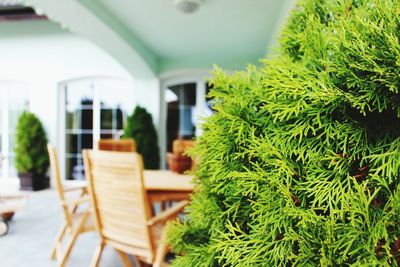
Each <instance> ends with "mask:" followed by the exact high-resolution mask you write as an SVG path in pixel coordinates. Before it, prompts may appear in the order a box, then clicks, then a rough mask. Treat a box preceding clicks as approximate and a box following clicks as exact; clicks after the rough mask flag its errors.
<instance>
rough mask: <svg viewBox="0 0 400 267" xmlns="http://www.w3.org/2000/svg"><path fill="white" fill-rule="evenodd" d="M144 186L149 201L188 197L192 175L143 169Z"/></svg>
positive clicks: (191, 190) (190, 191) (175, 199)
mask: <svg viewBox="0 0 400 267" xmlns="http://www.w3.org/2000/svg"><path fill="white" fill-rule="evenodd" d="M143 176H144V187H145V189H146V191H147V196H148V198H149V201H150V203H155V202H164V201H179V200H184V199H189V198H190V197H189V196H190V194H191V193H192V192H193V184H192V180H193V177H194V175H187V174H179V173H174V172H171V171H169V170H144V172H143Z"/></svg>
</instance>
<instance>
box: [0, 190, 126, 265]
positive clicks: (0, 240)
mask: <svg viewBox="0 0 400 267" xmlns="http://www.w3.org/2000/svg"><path fill="white" fill-rule="evenodd" d="M0 187H1V184H0ZM61 222H62V214H61V208H60V206H59V202H58V199H57V196H56V192H55V191H54V190H45V191H41V192H35V193H30V194H29V199H28V205H27V207H26V208H25V209H24V210H22V211H20V212H18V213H16V215H15V217H14V219H13V220H12V221H11V222H10V231H9V233H8V234H7V235H6V236H3V237H0V266H1V267H19V266H30V267H47V266H56V262H55V261H52V260H50V259H49V254H50V249H51V247H52V245H53V241H54V238H55V236H56V233H57V231H58V229H59V227H60V225H61ZM97 243H98V237H97V236H96V233H85V234H83V235H81V236H80V237H79V238H78V241H77V243H76V244H75V247H74V249H73V250H72V253H71V256H70V258H69V261H68V263H67V266H73V267H86V266H90V262H91V258H92V254H93V251H94V249H95V247H96V245H97ZM100 266H101V267H119V266H122V264H121V262H120V260H119V257H118V255H117V254H116V253H115V252H114V251H113V250H112V249H110V248H106V250H105V251H104V254H103V257H102V261H101V263H100Z"/></svg>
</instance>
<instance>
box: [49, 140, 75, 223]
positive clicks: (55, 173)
mask: <svg viewBox="0 0 400 267" xmlns="http://www.w3.org/2000/svg"><path fill="white" fill-rule="evenodd" d="M47 151H48V152H49V158H50V167H51V175H52V177H53V181H54V182H55V185H56V190H57V194H58V198H59V200H60V202H61V203H63V202H65V201H66V199H65V194H64V188H63V184H62V179H61V176H60V167H59V164H58V157H57V150H56V148H55V146H54V145H52V144H47ZM63 213H64V217H65V220H66V222H67V224H68V225H69V226H71V225H72V218H71V214H70V212H69V210H68V208H66V207H63Z"/></svg>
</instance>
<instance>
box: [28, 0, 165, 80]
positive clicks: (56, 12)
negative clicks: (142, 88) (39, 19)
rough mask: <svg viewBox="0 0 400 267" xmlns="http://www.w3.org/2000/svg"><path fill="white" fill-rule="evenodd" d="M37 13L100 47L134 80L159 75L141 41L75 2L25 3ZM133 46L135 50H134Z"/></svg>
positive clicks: (45, 0) (33, 0)
mask: <svg viewBox="0 0 400 267" xmlns="http://www.w3.org/2000/svg"><path fill="white" fill-rule="evenodd" d="M24 3H25V4H26V5H28V6H32V7H33V8H35V9H37V10H38V11H39V12H40V13H44V14H46V16H47V17H48V18H49V19H50V20H52V21H54V22H57V23H59V24H61V26H62V27H64V28H67V29H68V30H70V31H71V32H74V33H77V34H79V35H81V36H83V37H85V38H87V39H89V40H91V41H92V42H94V43H96V44H97V45H99V46H100V47H101V48H103V49H104V50H106V51H107V52H108V53H109V54H110V55H111V56H113V57H114V58H115V59H116V60H117V61H118V62H119V63H120V64H121V65H122V66H123V67H125V68H126V69H127V71H128V72H129V73H131V75H132V76H133V77H134V78H138V79H148V78H154V77H155V76H156V74H157V72H158V69H157V68H158V59H157V57H156V56H155V55H154V54H153V53H152V52H151V51H149V50H147V49H146V47H145V46H143V45H142V44H140V42H135V44H136V45H135V44H133V43H132V42H127V40H126V39H125V38H124V37H123V36H121V34H120V33H118V32H116V31H115V29H113V28H112V27H110V26H109V25H108V24H107V23H106V22H104V21H102V20H101V19H99V18H98V17H97V16H96V15H95V14H93V13H92V12H91V11H90V10H88V9H87V7H85V6H84V5H83V4H82V3H80V2H79V1H76V0H57V1H48V0H24ZM135 46H136V47H135Z"/></svg>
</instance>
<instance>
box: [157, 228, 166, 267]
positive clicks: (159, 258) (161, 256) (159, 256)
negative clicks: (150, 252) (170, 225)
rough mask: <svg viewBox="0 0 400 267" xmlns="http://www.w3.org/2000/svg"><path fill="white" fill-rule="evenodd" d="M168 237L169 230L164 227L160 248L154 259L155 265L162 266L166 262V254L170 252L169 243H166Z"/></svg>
mask: <svg viewBox="0 0 400 267" xmlns="http://www.w3.org/2000/svg"><path fill="white" fill-rule="evenodd" d="M166 237H167V231H166V229H165V228H164V229H163V232H162V234H161V240H160V244H159V245H158V248H157V251H156V257H155V259H154V264H153V267H160V266H161V265H162V263H163V262H164V259H165V255H167V252H168V245H167V244H165V239H166Z"/></svg>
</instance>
